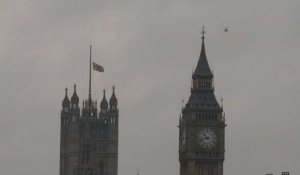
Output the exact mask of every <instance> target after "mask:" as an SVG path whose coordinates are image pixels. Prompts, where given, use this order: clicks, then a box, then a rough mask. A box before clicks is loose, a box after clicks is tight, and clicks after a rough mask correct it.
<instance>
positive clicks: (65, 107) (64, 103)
mask: <svg viewBox="0 0 300 175" xmlns="http://www.w3.org/2000/svg"><path fill="white" fill-rule="evenodd" d="M65 91H66V94H65V98H64V100H63V101H62V107H63V111H64V112H68V111H69V108H70V100H69V97H68V88H66V89H65Z"/></svg>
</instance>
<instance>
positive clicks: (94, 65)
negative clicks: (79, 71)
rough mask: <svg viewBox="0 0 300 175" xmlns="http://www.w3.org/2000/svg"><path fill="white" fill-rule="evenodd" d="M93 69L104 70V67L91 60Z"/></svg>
mask: <svg viewBox="0 0 300 175" xmlns="http://www.w3.org/2000/svg"><path fill="white" fill-rule="evenodd" d="M93 69H94V70H95V71H99V72H104V68H103V67H102V66H100V65H99V64H97V63H95V62H93Z"/></svg>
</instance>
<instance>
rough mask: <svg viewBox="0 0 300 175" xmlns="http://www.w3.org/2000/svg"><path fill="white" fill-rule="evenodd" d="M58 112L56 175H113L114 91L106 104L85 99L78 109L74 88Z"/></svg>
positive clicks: (116, 112) (115, 135) (116, 116)
mask: <svg viewBox="0 0 300 175" xmlns="http://www.w3.org/2000/svg"><path fill="white" fill-rule="evenodd" d="M67 91H68V90H67V89H66V92H65V93H66V94H65V98H64V99H63V102H62V110H61V132H60V172H59V174H60V175H117V173H118V126H119V110H118V100H117V98H116V95H115V87H113V92H112V95H111V98H110V100H109V103H108V101H107V100H106V97H105V90H104V91H103V98H102V101H101V103H100V106H99V107H100V108H99V109H100V111H98V107H97V101H93V100H92V98H91V95H90V93H89V98H88V99H87V100H84V101H83V102H82V109H80V107H79V98H78V96H77V93H76V85H74V92H73V95H72V97H71V100H69V98H68V92H67Z"/></svg>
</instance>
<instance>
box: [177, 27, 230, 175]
mask: <svg viewBox="0 0 300 175" xmlns="http://www.w3.org/2000/svg"><path fill="white" fill-rule="evenodd" d="M204 39H205V31H204V27H203V31H202V46H201V52H200V57H199V60H198V64H197V67H196V69H195V71H194V73H193V75H192V79H193V83H192V88H191V95H190V97H189V100H188V102H187V103H186V104H185V106H184V107H183V109H182V117H181V118H180V120H179V161H180V175H223V161H224V153H225V137H224V136H225V126H226V125H225V119H224V116H223V108H222V106H220V104H219V103H218V101H217V100H216V97H215V94H214V86H213V77H214V75H213V73H212V71H211V69H210V67H209V64H208V61H207V57H206V52H205V44H204Z"/></svg>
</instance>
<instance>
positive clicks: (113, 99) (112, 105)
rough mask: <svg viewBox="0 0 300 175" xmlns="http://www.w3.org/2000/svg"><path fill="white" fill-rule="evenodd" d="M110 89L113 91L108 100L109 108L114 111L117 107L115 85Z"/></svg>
mask: <svg viewBox="0 0 300 175" xmlns="http://www.w3.org/2000/svg"><path fill="white" fill-rule="evenodd" d="M112 89H113V93H112V95H111V97H110V100H109V108H110V110H111V111H116V110H117V109H118V100H117V97H116V95H115V86H113V87H112Z"/></svg>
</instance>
